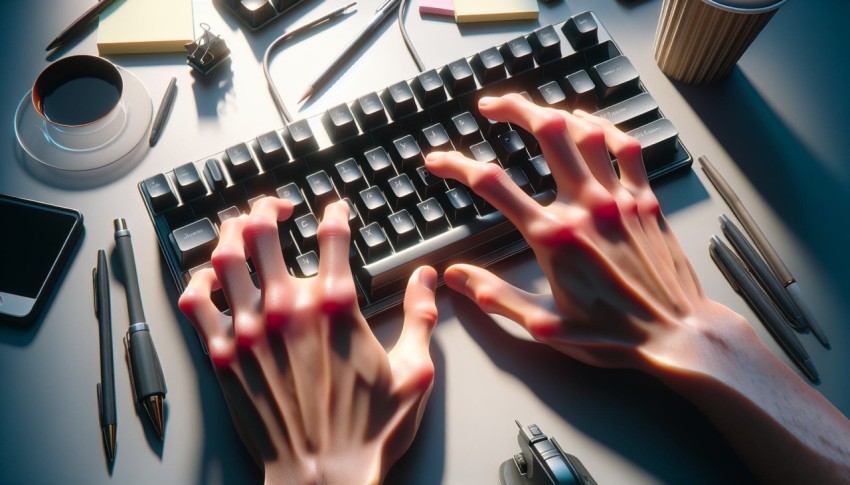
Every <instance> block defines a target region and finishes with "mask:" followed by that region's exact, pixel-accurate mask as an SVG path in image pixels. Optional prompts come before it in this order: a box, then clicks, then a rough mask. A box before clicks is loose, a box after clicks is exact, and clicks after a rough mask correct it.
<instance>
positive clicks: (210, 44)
mask: <svg viewBox="0 0 850 485" xmlns="http://www.w3.org/2000/svg"><path fill="white" fill-rule="evenodd" d="M201 28H202V29H203V30H204V33H203V34H201V36H200V37H198V38H197V39H195V41H194V42H189V43H188V44H186V45H185V46H184V47H185V48H186V51H187V52H188V53H189V55H188V56H186V59H187V63H188V64H189V66H191V67H192V69H195V70H196V71H198V72H200V73H201V74H203V75H204V76H206V75H207V74H209V72H210V71H212V70H213V69H215V68H216V67H218V66H220V65H221V63H222V62H223V61H224V60H225V59H227V57H228V56H230V49H228V47H227V44H225V43H224V39H222V38H221V36H220V35H215V34H213V33H212V32H210V26H209V24H206V23H202V24H201Z"/></svg>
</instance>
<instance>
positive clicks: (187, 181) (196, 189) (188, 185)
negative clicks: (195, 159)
mask: <svg viewBox="0 0 850 485" xmlns="http://www.w3.org/2000/svg"><path fill="white" fill-rule="evenodd" d="M174 180H175V182H177V183H176V185H177V191H178V192H180V197H182V198H183V201H184V202H186V201H188V200H192V199H195V198H198V197H200V196H202V195H206V194H207V188H206V187H205V186H204V183H203V182H202V181H201V176H200V174H198V169H197V168H195V164H194V163H184V164H183V165H180V166H179V167H177V168H175V169H174Z"/></svg>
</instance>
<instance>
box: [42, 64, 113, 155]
mask: <svg viewBox="0 0 850 485" xmlns="http://www.w3.org/2000/svg"><path fill="white" fill-rule="evenodd" d="M123 92H124V80H123V79H122V77H121V73H120V72H119V71H118V68H117V67H116V66H115V65H114V64H112V63H111V62H109V61H107V60H106V59H103V58H100V57H96V56H87V55H79V56H70V57H65V58H63V59H60V60H58V61H56V62H54V63H52V64H50V65H49V66H47V67H46V68H45V69H44V70H43V71H42V72H41V74H39V76H38V77H37V78H36V80H35V83H34V84H33V88H32V103H33V107H34V108H35V111H36V112H37V113H38V115H39V116H40V117H41V118H42V120H43V121H42V131H43V133H44V136H45V138H46V139H47V140H48V141H50V143H52V144H54V145H56V146H58V147H60V148H63V149H65V150H69V151H89V150H95V149H98V148H100V147H103V146H104V145H107V144H109V143H110V142H111V141H113V140H114V139H115V138H116V137H117V136H118V135H119V134H120V133H121V131H122V130H123V128H124V125H125V123H126V121H127V108H126V106H125V103H124V99H123Z"/></svg>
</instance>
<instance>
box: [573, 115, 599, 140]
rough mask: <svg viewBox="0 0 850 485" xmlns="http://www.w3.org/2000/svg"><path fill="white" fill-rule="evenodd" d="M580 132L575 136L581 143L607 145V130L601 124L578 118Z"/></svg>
mask: <svg viewBox="0 0 850 485" xmlns="http://www.w3.org/2000/svg"><path fill="white" fill-rule="evenodd" d="M578 128H579V129H578V130H577V131H578V133H577V134H576V135H577V136H576V137H575V139H576V143H577V144H579V145H590V146H605V130H604V129H602V127H601V126H599V125H596V124H594V123H591V122H589V121H585V120H578Z"/></svg>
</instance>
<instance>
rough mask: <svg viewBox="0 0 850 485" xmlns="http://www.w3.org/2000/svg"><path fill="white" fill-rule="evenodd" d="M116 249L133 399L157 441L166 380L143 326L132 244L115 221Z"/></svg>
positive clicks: (121, 223) (122, 222)
mask: <svg viewBox="0 0 850 485" xmlns="http://www.w3.org/2000/svg"><path fill="white" fill-rule="evenodd" d="M112 224H113V226H114V227H115V247H116V249H117V253H118V260H119V262H120V263H121V270H122V271H123V273H124V288H125V289H126V290H127V307H128V310H129V313H130V328H129V329H128V330H127V334H126V335H125V336H124V346H125V347H127V354H128V355H129V362H130V378H131V380H132V383H133V395H134V396H135V400H136V404H138V405H141V406H142V407H144V408H145V411H147V413H148V416H150V419H151V422H152V423H153V426H154V428H155V429H156V432H157V434H158V435H159V437H160V439H162V437H163V428H164V420H165V415H164V409H163V407H164V406H163V403H164V401H165V393H166V392H167V391H166V388H165V376H163V374H162V366H161V365H160V363H159V356H158V355H157V353H156V348H154V345H153V339H151V334H150V327H148V324H147V322H145V312H144V310H143V309H142V295H141V292H140V291H139V279H138V276H137V275H136V261H135V259H134V256H133V242H132V241H131V240H130V231H128V230H127V222H126V221H125V220H124V219H115V220H114V221H113V222H112Z"/></svg>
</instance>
